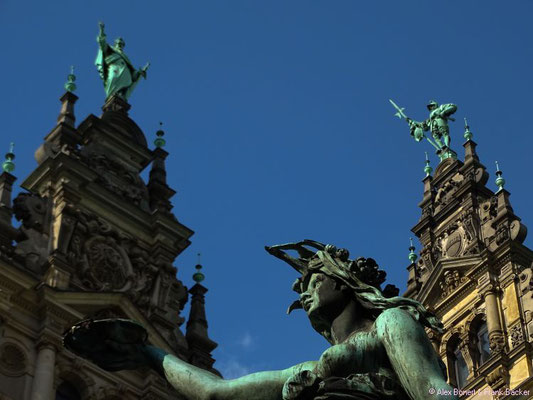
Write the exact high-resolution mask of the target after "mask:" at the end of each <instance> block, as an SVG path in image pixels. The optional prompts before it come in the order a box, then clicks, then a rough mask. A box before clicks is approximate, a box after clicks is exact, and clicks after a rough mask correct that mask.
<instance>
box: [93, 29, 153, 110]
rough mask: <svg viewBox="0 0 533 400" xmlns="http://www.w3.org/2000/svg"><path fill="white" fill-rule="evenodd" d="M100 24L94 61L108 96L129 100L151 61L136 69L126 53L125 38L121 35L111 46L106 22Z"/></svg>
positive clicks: (144, 76) (144, 75)
mask: <svg viewBox="0 0 533 400" xmlns="http://www.w3.org/2000/svg"><path fill="white" fill-rule="evenodd" d="M99 26H100V33H99V34H98V37H97V38H96V41H97V42H98V54H97V56H96V60H95V62H94V63H95V65H96V68H97V69H98V72H99V74H100V77H101V78H102V80H103V82H104V88H105V93H106V98H110V97H111V96H113V95H117V96H119V97H122V98H123V99H124V100H128V98H129V97H130V95H131V92H132V91H133V89H135V86H137V83H139V79H140V78H141V77H143V78H146V71H147V70H148V67H149V66H150V63H146V65H145V66H144V67H142V68H140V69H139V70H136V69H135V68H134V67H133V64H132V63H131V61H130V59H129V58H128V56H127V55H126V53H124V47H125V46H126V43H125V42H124V39H122V38H121V37H119V38H117V39H116V40H115V45H114V46H110V45H109V44H107V42H106V34H105V33H104V23H103V22H100V23H99Z"/></svg>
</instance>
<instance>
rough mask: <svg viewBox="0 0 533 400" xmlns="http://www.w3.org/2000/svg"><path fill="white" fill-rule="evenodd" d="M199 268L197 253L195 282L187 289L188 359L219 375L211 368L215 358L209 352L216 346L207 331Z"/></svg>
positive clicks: (186, 335)
mask: <svg viewBox="0 0 533 400" xmlns="http://www.w3.org/2000/svg"><path fill="white" fill-rule="evenodd" d="M201 269H202V265H201V264H200V254H199V253H198V264H197V265H196V270H197V271H196V273H195V274H194V275H193V279H194V281H195V282H196V283H195V284H194V285H193V287H192V288H190V289H189V293H190V294H191V296H192V298H191V310H190V312H189V320H188V321H187V331H186V334H185V337H186V339H187V343H188V344H189V350H190V356H189V357H190V358H189V360H188V361H189V363H191V364H192V365H195V366H197V367H200V368H203V369H206V370H208V371H211V372H212V373H214V374H216V375H219V376H220V372H218V371H217V370H216V369H215V368H213V363H214V362H215V360H214V359H213V357H211V352H212V351H213V350H214V349H215V348H216V347H217V343H216V342H214V341H213V340H211V339H210V338H209V335H208V333H207V317H206V314H205V294H206V293H207V289H206V288H205V287H204V286H202V284H201V283H200V282H201V281H203V280H204V278H205V276H204V274H202V273H201V272H200V270H201Z"/></svg>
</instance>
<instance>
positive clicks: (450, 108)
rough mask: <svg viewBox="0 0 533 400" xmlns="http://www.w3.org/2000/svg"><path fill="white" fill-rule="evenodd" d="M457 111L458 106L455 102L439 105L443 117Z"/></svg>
mask: <svg viewBox="0 0 533 400" xmlns="http://www.w3.org/2000/svg"><path fill="white" fill-rule="evenodd" d="M456 111H457V106H456V105H455V104H452V103H450V104H442V105H441V106H440V107H439V114H440V115H442V116H443V117H448V116H450V115H452V114H453V113H454V112H456Z"/></svg>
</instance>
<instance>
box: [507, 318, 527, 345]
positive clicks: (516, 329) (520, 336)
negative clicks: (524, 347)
mask: <svg viewBox="0 0 533 400" xmlns="http://www.w3.org/2000/svg"><path fill="white" fill-rule="evenodd" d="M509 337H510V339H511V347H512V348H515V347H516V346H519V345H520V344H522V343H523V342H524V331H523V330H522V326H521V325H520V324H516V325H515V326H513V327H511V328H510V329H509Z"/></svg>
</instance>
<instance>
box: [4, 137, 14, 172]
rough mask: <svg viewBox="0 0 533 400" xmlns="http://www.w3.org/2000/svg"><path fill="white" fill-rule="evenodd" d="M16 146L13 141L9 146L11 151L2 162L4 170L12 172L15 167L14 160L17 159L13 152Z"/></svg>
mask: <svg viewBox="0 0 533 400" xmlns="http://www.w3.org/2000/svg"><path fill="white" fill-rule="evenodd" d="M14 147H15V143H13V142H11V144H10V146H9V153H7V154H6V159H5V161H4V162H3V163H2V169H3V170H4V172H9V173H11V172H13V170H14V169H15V163H14V162H13V160H14V159H15V153H14V152H13V149H14Z"/></svg>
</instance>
